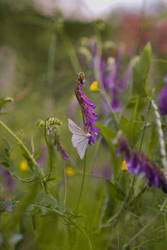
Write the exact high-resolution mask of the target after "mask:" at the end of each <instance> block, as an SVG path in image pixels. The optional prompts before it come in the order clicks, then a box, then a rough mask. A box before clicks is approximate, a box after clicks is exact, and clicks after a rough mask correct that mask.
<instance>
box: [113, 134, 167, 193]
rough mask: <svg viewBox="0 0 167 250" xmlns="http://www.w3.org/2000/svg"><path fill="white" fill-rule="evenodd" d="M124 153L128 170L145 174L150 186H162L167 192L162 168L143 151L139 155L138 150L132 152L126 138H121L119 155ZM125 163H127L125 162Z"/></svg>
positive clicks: (166, 183) (166, 182) (137, 173)
mask: <svg viewBox="0 0 167 250" xmlns="http://www.w3.org/2000/svg"><path fill="white" fill-rule="evenodd" d="M121 153H124V163H125V161H127V162H126V167H127V170H128V172H130V173H133V174H136V175H140V174H143V176H144V178H145V179H148V182H147V185H148V186H149V187H152V186H155V187H158V188H161V189H162V190H163V192H165V193H166V194H167V181H166V179H165V176H164V175H163V173H162V172H161V171H160V169H159V168H158V167H157V166H156V165H155V164H154V163H153V162H151V161H149V160H148V159H147V157H146V156H145V155H144V153H142V154H141V155H139V153H138V152H137V150H134V152H133V153H132V154H131V153H130V150H129V147H128V145H127V142H126V140H125V139H121V140H120V144H119V147H118V152H117V156H119V155H120V154H121ZM124 165H125V164H124Z"/></svg>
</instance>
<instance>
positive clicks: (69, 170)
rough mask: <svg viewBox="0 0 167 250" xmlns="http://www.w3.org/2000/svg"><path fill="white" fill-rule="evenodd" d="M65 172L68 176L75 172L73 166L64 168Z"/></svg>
mask: <svg viewBox="0 0 167 250" xmlns="http://www.w3.org/2000/svg"><path fill="white" fill-rule="evenodd" d="M65 173H66V175H68V176H73V175H74V174H75V170H74V169H73V168H66V169H65Z"/></svg>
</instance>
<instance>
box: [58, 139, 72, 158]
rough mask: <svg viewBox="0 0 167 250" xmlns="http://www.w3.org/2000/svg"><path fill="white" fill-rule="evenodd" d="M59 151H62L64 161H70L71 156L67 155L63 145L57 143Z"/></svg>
mask: <svg viewBox="0 0 167 250" xmlns="http://www.w3.org/2000/svg"><path fill="white" fill-rule="evenodd" d="M57 149H58V150H59V151H60V153H61V156H62V158H63V160H64V161H65V160H68V159H69V158H70V157H69V155H68V154H67V153H66V151H65V149H64V147H63V145H62V144H61V143H60V142H58V143H57Z"/></svg>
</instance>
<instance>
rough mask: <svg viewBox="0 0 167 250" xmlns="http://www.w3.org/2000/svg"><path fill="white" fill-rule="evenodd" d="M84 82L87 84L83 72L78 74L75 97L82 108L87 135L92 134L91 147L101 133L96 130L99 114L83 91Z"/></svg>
mask: <svg viewBox="0 0 167 250" xmlns="http://www.w3.org/2000/svg"><path fill="white" fill-rule="evenodd" d="M84 82H85V75H84V73H82V72H81V73H79V74H78V78H77V81H76V87H75V95H76V98H77V100H78V102H79V104H80V106H81V110H82V115H83V122H84V128H85V130H86V132H87V133H90V134H91V136H90V138H89V142H88V143H89V144H90V145H91V144H92V143H95V140H96V138H97V131H99V129H98V128H94V125H95V123H96V120H97V114H96V113H95V112H94V111H93V110H92V109H95V108H96V106H95V105H94V104H93V103H92V101H91V100H89V99H88V98H87V97H86V96H85V94H84V92H83V90H82V87H83V85H84Z"/></svg>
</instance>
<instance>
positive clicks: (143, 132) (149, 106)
mask: <svg viewBox="0 0 167 250" xmlns="http://www.w3.org/2000/svg"><path fill="white" fill-rule="evenodd" d="M150 109H151V100H150V101H149V105H148V111H147V119H146V121H145V124H144V127H143V131H142V136H141V141H140V146H139V153H141V150H142V145H143V140H144V135H145V130H146V122H147V120H148V116H149V113H150Z"/></svg>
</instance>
